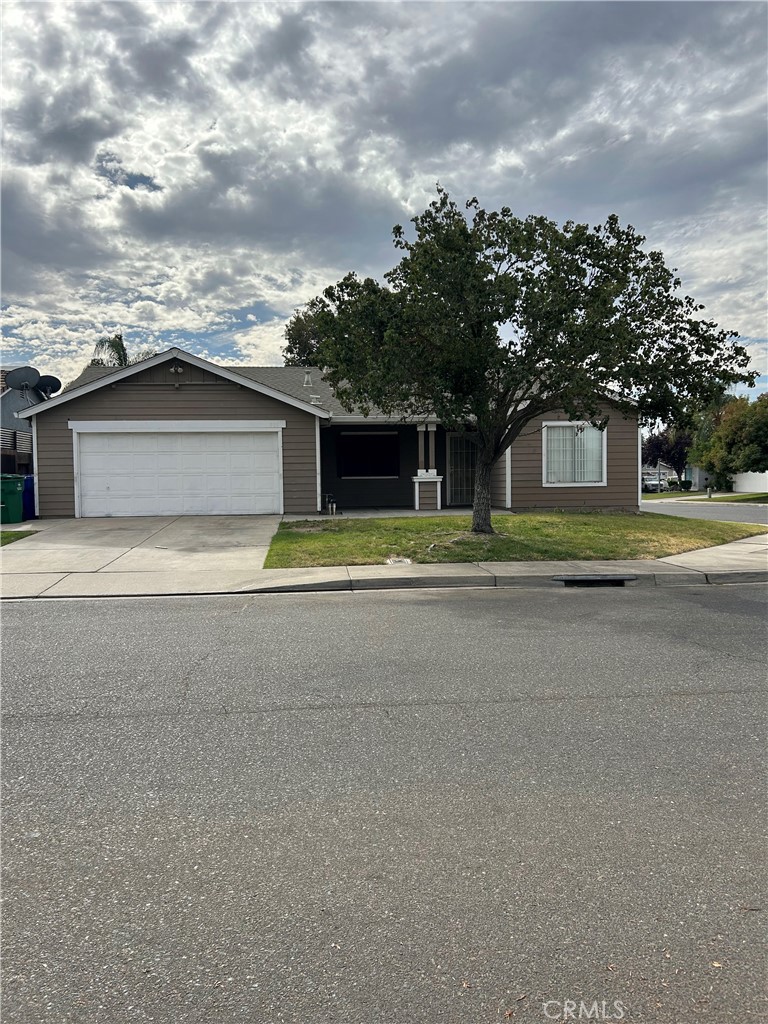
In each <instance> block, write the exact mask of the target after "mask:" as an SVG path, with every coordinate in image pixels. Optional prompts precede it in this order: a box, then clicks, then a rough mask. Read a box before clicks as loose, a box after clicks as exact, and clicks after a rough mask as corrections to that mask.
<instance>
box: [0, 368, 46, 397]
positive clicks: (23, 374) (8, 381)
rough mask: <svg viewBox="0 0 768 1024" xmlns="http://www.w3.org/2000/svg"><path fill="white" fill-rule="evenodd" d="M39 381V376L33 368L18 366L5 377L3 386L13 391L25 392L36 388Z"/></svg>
mask: <svg viewBox="0 0 768 1024" xmlns="http://www.w3.org/2000/svg"><path fill="white" fill-rule="evenodd" d="M39 380H40V374H39V373H38V372H37V370H36V369H35V368H34V366H19V367H18V368H17V369H15V370H11V371H10V373H6V375H5V386H6V387H7V388H13V390H14V391H26V390H27V389H28V388H33V387H35V386H36V384H37V382H38V381H39Z"/></svg>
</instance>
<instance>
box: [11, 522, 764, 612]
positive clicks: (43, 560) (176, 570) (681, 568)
mask: <svg viewBox="0 0 768 1024" xmlns="http://www.w3.org/2000/svg"><path fill="white" fill-rule="evenodd" d="M259 518H264V519H266V518H277V517H259ZM124 522H126V523H127V522H128V521H127V520H125V521H124ZM134 522H135V521H134ZM208 523H209V524H210V523H211V520H210V519H209V520H208ZM37 525H38V524H35V527H36V528H37ZM168 525H170V524H168ZM52 529H53V528H52V527H51V530H52ZM127 529H130V528H129V527H127ZM166 529H167V527H162V528H161V529H159V530H157V531H156V532H155V533H153V534H152V535H151V536H150V537H148V538H145V539H144V540H143V541H141V542H140V543H139V544H138V545H136V547H135V548H132V549H131V551H135V550H136V549H137V548H138V549H143V553H141V554H140V555H134V556H133V557H132V558H128V557H126V554H124V555H121V556H117V557H115V558H113V559H112V560H109V561H105V559H107V558H108V556H109V549H105V551H103V552H102V553H101V555H100V556H99V557H95V560H94V566H96V565H97V564H98V568H96V567H94V568H93V569H92V570H90V571H83V570H82V569H81V570H80V571H68V570H67V569H66V568H65V567H64V563H63V562H59V563H55V564H57V566H58V567H57V568H56V569H55V570H52V569H51V568H50V566H51V563H50V562H48V561H47V559H48V557H49V556H50V552H51V550H52V549H53V548H54V545H53V541H54V540H55V534H53V533H52V532H51V533H50V534H49V537H48V540H47V541H46V540H44V539H42V538H44V536H45V534H44V532H43V533H41V534H38V535H37V537H30V538H29V540H28V541H27V542H26V543H25V545H24V551H25V552H26V551H28V550H29V546H30V545H32V544H34V543H35V542H36V541H37V544H36V548H37V551H36V555H38V556H39V557H38V558H37V560H36V561H35V562H34V564H35V565H36V566H37V568H36V569H35V570H31V569H30V563H29V562H27V561H26V557H25V558H18V557H16V558H13V557H11V558H10V559H9V558H8V556H9V555H10V556H12V555H13V549H14V547H15V545H12V546H11V547H10V548H5V549H4V552H5V553H4V555H3V557H2V562H3V566H2V568H3V577H2V596H3V597H4V598H29V597H65V598H66V597H127V596H161V595H182V594H256V593H286V592H296V593H300V592H309V591H316V592H322V591H330V590H334V591H338V590H347V591H359V590H391V589H413V588H426V587H558V588H563V587H564V586H566V583H575V582H576V580H575V578H577V577H583V576H593V577H594V576H596V577H599V578H602V579H603V580H605V579H606V578H607V577H613V578H616V577H624V581H623V583H624V585H626V586H656V587H670V586H672V587H674V586H686V585H687V586H691V585H700V584H709V583H760V582H768V534H766V535H764V536H758V537H749V538H746V539H744V540H738V541H734V542H733V543H731V544H724V545H722V546H721V547H716V548H705V549H703V550H700V551H692V552H689V553H687V554H682V555H673V556H671V557H669V558H662V559H647V560H632V561H594V562H591V561H569V562H471V563H448V564H439V565H361V566H332V567H330V568H317V569H261V568H260V566H261V565H263V555H262V556H261V562H259V564H258V565H256V564H255V561H254V558H255V557H256V556H254V558H252V557H251V556H250V555H249V554H248V549H247V548H246V547H244V546H243V545H240V546H238V547H236V548H235V549H232V548H230V549H227V548H226V547H225V546H224V547H222V548H221V549H220V552H219V555H218V556H217V557H216V559H215V561H216V563H217V564H215V565H214V564H213V562H212V561H210V560H206V559H205V558H204V557H203V553H201V552H199V551H196V550H194V549H193V550H192V551H189V552H187V553H182V552H180V551H179V550H176V551H174V552H173V553H172V554H170V555H169V554H163V551H164V550H165V548H164V546H163V545H162V540H163V539H165V540H167V539H168V536H169V534H168V533H164V531H165V530H166ZM181 529H183V527H182V528H181ZM158 541H159V542H160V543H158ZM254 546H255V547H258V545H254ZM96 547H98V545H96ZM17 550H18V549H17ZM46 552H47V553H48V554H46ZM226 552H228V553H226ZM19 554H21V551H19ZM220 560H221V564H218V562H219V561H220ZM137 561H138V564H137ZM25 563H26V564H25ZM22 565H24V568H22V567H21V566H22Z"/></svg>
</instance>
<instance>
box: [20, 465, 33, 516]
mask: <svg viewBox="0 0 768 1024" xmlns="http://www.w3.org/2000/svg"><path fill="white" fill-rule="evenodd" d="M21 508H22V515H23V516H24V519H25V520H27V519H34V518H35V478H34V477H33V476H25V477H24V490H23V491H22V492H21Z"/></svg>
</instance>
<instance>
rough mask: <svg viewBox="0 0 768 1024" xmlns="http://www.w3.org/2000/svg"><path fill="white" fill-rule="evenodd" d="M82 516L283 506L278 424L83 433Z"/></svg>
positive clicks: (249, 511) (246, 511)
mask: <svg viewBox="0 0 768 1024" xmlns="http://www.w3.org/2000/svg"><path fill="white" fill-rule="evenodd" d="M79 444H80V450H79V486H80V514H81V515H82V516H142V515H147V516H149V515H254V514H270V513H275V512H279V511H280V505H281V480H280V463H279V454H278V435H277V434H276V433H274V432H253V433H249V432H247V431H243V432H232V433H227V432H226V431H225V432H218V431H216V432H213V431H212V432H210V433H204V432H199V433H172V432H164V431H159V432H151V431H147V432H136V433H133V434H131V433H104V434H98V433H93V434H91V433H82V434H80V435H79Z"/></svg>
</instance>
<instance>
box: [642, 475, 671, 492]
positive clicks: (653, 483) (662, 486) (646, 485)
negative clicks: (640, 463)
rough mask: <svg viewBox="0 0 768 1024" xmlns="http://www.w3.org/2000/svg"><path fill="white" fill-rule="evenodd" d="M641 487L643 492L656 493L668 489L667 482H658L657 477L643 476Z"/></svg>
mask: <svg viewBox="0 0 768 1024" xmlns="http://www.w3.org/2000/svg"><path fill="white" fill-rule="evenodd" d="M642 486H643V490H644V491H655V492H657V493H658V492H659V491H666V490H667V489H668V488H667V481H666V480H663V479H662V480H661V481H659V478H658V477H657V476H644V477H643V484H642Z"/></svg>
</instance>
